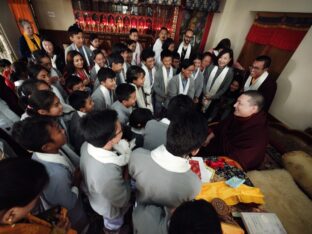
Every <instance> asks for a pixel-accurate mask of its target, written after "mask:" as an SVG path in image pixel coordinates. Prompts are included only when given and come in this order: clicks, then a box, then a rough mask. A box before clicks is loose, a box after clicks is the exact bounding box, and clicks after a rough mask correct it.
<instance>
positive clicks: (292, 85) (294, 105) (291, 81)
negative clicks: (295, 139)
mask: <svg viewBox="0 0 312 234" xmlns="http://www.w3.org/2000/svg"><path fill="white" fill-rule="evenodd" d="M311 60H312V28H310V30H309V31H308V33H307V34H306V36H305V37H304V39H303V41H302V42H301V43H300V46H299V47H298V48H297V50H296V52H295V53H294V54H293V56H292V57H291V59H290V60H289V62H288V64H287V66H286V67H285V68H284V70H283V72H282V74H281V75H280V77H279V79H278V80H277V93H276V96H275V98H274V101H273V103H272V106H271V111H270V113H271V114H272V115H273V116H275V117H276V118H277V119H279V120H280V121H282V122H284V123H285V124H287V125H288V126H289V127H292V128H296V129H301V130H304V129H306V128H308V127H312V89H311V88H312V69H311Z"/></svg>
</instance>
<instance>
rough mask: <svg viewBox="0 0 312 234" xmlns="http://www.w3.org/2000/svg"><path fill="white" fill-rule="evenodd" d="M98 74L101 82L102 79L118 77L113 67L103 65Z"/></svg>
mask: <svg viewBox="0 0 312 234" xmlns="http://www.w3.org/2000/svg"><path fill="white" fill-rule="evenodd" d="M97 76H98V80H99V81H100V82H102V81H104V82H105V81H106V80H107V79H115V78H116V73H115V72H114V71H113V70H112V69H110V68H108V67H102V68H100V70H99V71H98V74H97Z"/></svg>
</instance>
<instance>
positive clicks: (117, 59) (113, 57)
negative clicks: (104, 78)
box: [108, 53, 125, 66]
mask: <svg viewBox="0 0 312 234" xmlns="http://www.w3.org/2000/svg"><path fill="white" fill-rule="evenodd" d="M108 61H109V64H110V66H112V65H113V63H115V64H120V63H121V64H123V63H124V62H125V60H124V58H123V57H122V56H121V55H120V54H118V53H113V54H111V55H110V56H109V58H108Z"/></svg>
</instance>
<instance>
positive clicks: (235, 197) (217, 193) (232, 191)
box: [196, 181, 264, 206]
mask: <svg viewBox="0 0 312 234" xmlns="http://www.w3.org/2000/svg"><path fill="white" fill-rule="evenodd" d="M214 198H220V199H222V200H223V201H224V202H225V203H226V204H227V205H229V206H232V205H236V204H238V203H256V204H264V195H263V194H262V193H261V191H260V189H259V188H254V187H250V186H247V185H244V184H242V185H240V186H239V187H237V188H232V187H230V186H228V185H227V184H226V183H225V182H224V181H220V182H215V183H205V184H203V185H202V189H201V191H200V193H199V194H198V195H197V197H196V199H198V200H199V199H204V200H206V201H209V202H211V200H212V199H214Z"/></svg>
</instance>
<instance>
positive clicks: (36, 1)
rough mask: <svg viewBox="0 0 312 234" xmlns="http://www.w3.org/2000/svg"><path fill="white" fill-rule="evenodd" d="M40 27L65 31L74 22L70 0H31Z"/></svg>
mask: <svg viewBox="0 0 312 234" xmlns="http://www.w3.org/2000/svg"><path fill="white" fill-rule="evenodd" d="M31 2H32V5H33V7H34V11H35V14H36V17H37V19H38V21H39V26H40V28H41V29H49V30H63V31H66V30H67V29H68V27H69V26H70V25H72V24H73V23H75V18H74V12H73V7H72V4H71V0H32V1H31Z"/></svg>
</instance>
